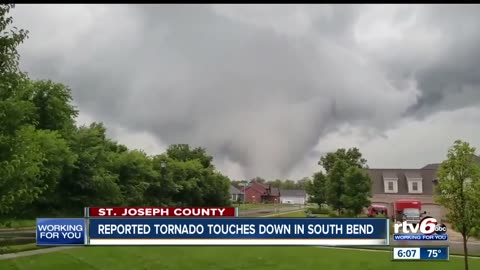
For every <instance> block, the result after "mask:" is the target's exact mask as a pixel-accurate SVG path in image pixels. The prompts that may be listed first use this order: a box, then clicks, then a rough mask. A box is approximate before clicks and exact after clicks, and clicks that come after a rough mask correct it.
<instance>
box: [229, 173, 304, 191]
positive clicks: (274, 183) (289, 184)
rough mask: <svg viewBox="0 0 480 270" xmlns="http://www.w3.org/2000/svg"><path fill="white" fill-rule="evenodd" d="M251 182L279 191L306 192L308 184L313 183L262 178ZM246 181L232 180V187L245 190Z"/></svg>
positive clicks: (301, 180)
mask: <svg viewBox="0 0 480 270" xmlns="http://www.w3.org/2000/svg"><path fill="white" fill-rule="evenodd" d="M251 181H256V182H258V183H262V184H265V185H269V186H271V187H275V188H279V189H287V190H293V189H300V190H305V189H306V187H307V185H308V183H309V182H310V181H311V180H310V178H308V177H304V178H302V179H300V180H297V181H295V180H290V179H285V180H282V179H276V180H269V181H267V180H265V179H264V178H261V177H258V176H257V177H255V178H252V179H250V180H248V181H247V182H251ZM245 182H246V181H245V180H232V185H233V186H235V187H236V188H238V189H243V183H245Z"/></svg>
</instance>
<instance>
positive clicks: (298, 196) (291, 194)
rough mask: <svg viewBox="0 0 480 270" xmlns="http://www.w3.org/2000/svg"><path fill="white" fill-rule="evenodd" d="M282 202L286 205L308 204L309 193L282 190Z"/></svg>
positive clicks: (297, 190)
mask: <svg viewBox="0 0 480 270" xmlns="http://www.w3.org/2000/svg"><path fill="white" fill-rule="evenodd" d="M280 202H281V203H284V204H306V203H307V192H305V190H301V189H282V190H280Z"/></svg>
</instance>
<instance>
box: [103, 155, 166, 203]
mask: <svg viewBox="0 0 480 270" xmlns="http://www.w3.org/2000/svg"><path fill="white" fill-rule="evenodd" d="M111 170H112V171H113V172H115V173H116V174H117V175H118V185H119V187H120V191H121V194H122V197H123V199H122V202H123V204H124V205H126V206H141V205H143V204H145V203H147V202H145V196H144V195H145V193H146V191H147V189H148V187H149V186H150V184H151V183H154V182H155V181H156V179H157V178H158V177H159V172H158V171H156V170H155V169H154V167H153V162H152V160H151V159H150V158H149V156H147V155H146V154H145V153H144V152H142V151H138V150H132V151H124V152H119V153H118V154H117V155H116V158H115V159H114V161H113V164H112V167H111Z"/></svg>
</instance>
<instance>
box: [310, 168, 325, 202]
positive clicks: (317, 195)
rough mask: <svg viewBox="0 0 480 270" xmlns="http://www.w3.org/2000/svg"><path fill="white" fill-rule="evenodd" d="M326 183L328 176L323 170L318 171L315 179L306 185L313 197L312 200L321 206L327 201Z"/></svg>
mask: <svg viewBox="0 0 480 270" xmlns="http://www.w3.org/2000/svg"><path fill="white" fill-rule="evenodd" d="M326 184H327V178H326V176H325V174H324V173H322V172H317V173H315V174H314V175H313V181H312V182H308V184H307V185H306V190H307V193H308V194H309V195H310V197H311V199H310V200H311V202H314V203H316V204H318V206H319V207H322V205H323V204H324V203H326V201H327V198H326V195H327V190H326V188H327V187H326Z"/></svg>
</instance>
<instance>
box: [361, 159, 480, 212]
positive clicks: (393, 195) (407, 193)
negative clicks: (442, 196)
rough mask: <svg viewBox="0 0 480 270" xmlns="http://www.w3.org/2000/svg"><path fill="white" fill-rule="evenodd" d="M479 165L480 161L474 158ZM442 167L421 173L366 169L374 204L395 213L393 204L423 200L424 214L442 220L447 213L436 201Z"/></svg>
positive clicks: (428, 169)
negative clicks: (438, 174)
mask: <svg viewBox="0 0 480 270" xmlns="http://www.w3.org/2000/svg"><path fill="white" fill-rule="evenodd" d="M475 160H476V161H477V162H479V163H480V158H479V157H477V156H475ZM439 167H440V163H432V164H428V165H425V166H424V167H422V168H420V169H366V171H367V173H368V175H369V176H370V178H371V180H372V198H371V201H372V204H381V205H385V206H387V208H388V209H389V213H393V203H394V202H395V201H397V200H401V199H410V200H420V201H421V202H422V211H426V212H427V214H428V215H429V216H433V217H435V218H437V219H442V218H444V216H445V210H444V209H443V207H441V206H440V205H439V204H438V203H436V202H435V200H434V196H433V195H434V192H435V185H436V184H437V183H438V178H437V171H438V168H439Z"/></svg>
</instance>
